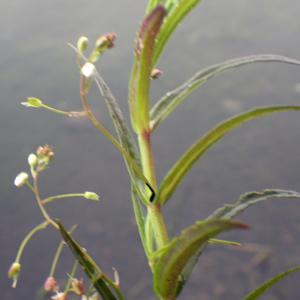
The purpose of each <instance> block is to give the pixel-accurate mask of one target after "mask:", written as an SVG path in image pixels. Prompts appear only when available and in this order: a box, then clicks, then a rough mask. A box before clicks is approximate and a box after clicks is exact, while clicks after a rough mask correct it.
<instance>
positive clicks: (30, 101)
mask: <svg viewBox="0 0 300 300" xmlns="http://www.w3.org/2000/svg"><path fill="white" fill-rule="evenodd" d="M21 104H22V105H24V106H27V107H34V108H40V107H43V102H42V100H40V99H38V98H34V97H28V98H27V101H26V102H22V103H21Z"/></svg>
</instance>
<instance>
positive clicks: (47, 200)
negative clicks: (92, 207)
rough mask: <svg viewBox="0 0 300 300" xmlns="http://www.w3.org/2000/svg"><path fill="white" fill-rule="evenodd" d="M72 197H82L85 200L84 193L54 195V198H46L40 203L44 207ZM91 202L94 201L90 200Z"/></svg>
mask: <svg viewBox="0 0 300 300" xmlns="http://www.w3.org/2000/svg"><path fill="white" fill-rule="evenodd" d="M74 197H83V198H85V197H84V193H73V194H61V195H55V196H51V197H48V198H46V199H44V200H42V203H43V204H44V205H45V204H47V203H50V202H53V201H55V200H59V199H65V198H74ZM85 199H86V198H85ZM92 201H94V200H92Z"/></svg>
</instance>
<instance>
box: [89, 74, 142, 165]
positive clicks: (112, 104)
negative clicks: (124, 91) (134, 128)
mask: <svg viewBox="0 0 300 300" xmlns="http://www.w3.org/2000/svg"><path fill="white" fill-rule="evenodd" d="M95 81H96V84H97V86H98V88H99V91H100V93H101V94H102V96H103V97H104V100H105V103H106V105H107V108H108V112H109V115H110V117H111V119H112V121H113V124H114V126H115V129H116V132H117V135H118V138H119V141H120V143H121V145H122V146H123V148H124V149H125V150H126V151H127V153H129V154H130V156H131V157H132V159H134V160H135V161H136V162H137V164H139V157H138V154H137V147H136V144H135V143H134V141H133V139H132V136H131V135H130V133H129V129H128V126H127V124H126V121H125V118H124V115H123V113H122V110H121V108H120V106H119V104H118V102H117V101H116V98H115V97H114V95H113V94H112V92H111V90H110V88H109V86H108V85H107V84H106V82H105V81H104V79H103V78H102V76H101V75H100V74H99V73H98V72H97V76H96V77H95Z"/></svg>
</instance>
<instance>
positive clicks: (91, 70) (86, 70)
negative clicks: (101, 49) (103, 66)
mask: <svg viewBox="0 0 300 300" xmlns="http://www.w3.org/2000/svg"><path fill="white" fill-rule="evenodd" d="M95 73H96V68H95V66H94V64H92V63H90V62H87V63H85V64H84V65H83V67H82V68H81V74H82V75H83V76H84V77H86V78H90V77H92V76H94V75H95Z"/></svg>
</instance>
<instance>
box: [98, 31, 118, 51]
mask: <svg viewBox="0 0 300 300" xmlns="http://www.w3.org/2000/svg"><path fill="white" fill-rule="evenodd" d="M116 37H117V35H116V33H115V32H110V33H107V34H105V35H102V36H100V37H99V38H98V39H97V41H96V45H95V46H96V48H97V50H98V51H100V52H102V51H104V50H106V49H110V48H113V47H114V46H115V41H116Z"/></svg>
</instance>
